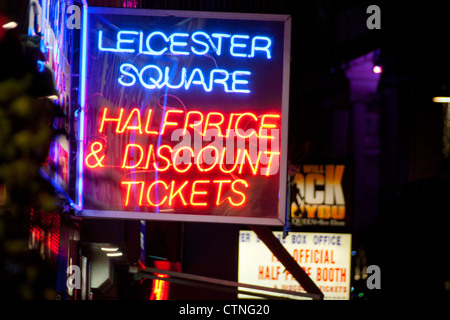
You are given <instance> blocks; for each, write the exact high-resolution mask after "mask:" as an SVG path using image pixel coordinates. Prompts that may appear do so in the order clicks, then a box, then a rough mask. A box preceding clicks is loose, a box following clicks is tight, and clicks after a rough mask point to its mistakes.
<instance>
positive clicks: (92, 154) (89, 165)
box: [84, 141, 105, 168]
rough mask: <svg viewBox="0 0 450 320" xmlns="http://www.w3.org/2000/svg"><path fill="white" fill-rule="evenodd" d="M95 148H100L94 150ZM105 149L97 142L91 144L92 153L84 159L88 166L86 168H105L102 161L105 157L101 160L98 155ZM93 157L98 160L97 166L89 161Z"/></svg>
mask: <svg viewBox="0 0 450 320" xmlns="http://www.w3.org/2000/svg"><path fill="white" fill-rule="evenodd" d="M94 146H98V148H97V149H94ZM102 149H103V145H102V144H101V143H100V142H98V141H96V142H94V143H93V144H91V153H89V154H88V155H87V156H86V158H85V159H84V163H85V164H86V166H88V167H89V168H96V167H103V165H102V161H103V159H104V158H105V155H103V156H101V157H100V159H99V158H98V156H97V153H98V152H100V151H101V150H102ZM91 157H94V158H95V160H96V163H95V164H90V163H89V160H88V159H90V158H91Z"/></svg>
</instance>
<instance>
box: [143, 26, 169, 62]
mask: <svg viewBox="0 0 450 320" xmlns="http://www.w3.org/2000/svg"><path fill="white" fill-rule="evenodd" d="M155 35H159V36H161V37H163V39H164V41H165V42H169V38H167V37H166V35H165V34H164V33H162V32H160V31H155V32H152V33H150V35H149V36H148V37H147V40H145V44H146V46H147V49H148V52H143V53H146V54H152V55H156V56H160V55H162V54H163V53H164V52H166V51H167V48H163V49H161V50H160V51H155V50H153V49H152V48H151V47H150V40H151V38H152V37H153V36H155Z"/></svg>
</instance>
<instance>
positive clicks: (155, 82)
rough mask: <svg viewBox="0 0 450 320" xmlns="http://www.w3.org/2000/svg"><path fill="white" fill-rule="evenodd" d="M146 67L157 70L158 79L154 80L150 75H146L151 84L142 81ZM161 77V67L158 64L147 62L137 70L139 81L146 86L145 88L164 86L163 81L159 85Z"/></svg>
mask: <svg viewBox="0 0 450 320" xmlns="http://www.w3.org/2000/svg"><path fill="white" fill-rule="evenodd" d="M147 69H153V70H156V71H157V72H158V79H157V80H156V81H155V78H152V77H151V76H149V77H148V79H149V80H150V81H151V82H152V83H153V84H148V83H146V82H145V81H144V79H143V76H142V75H143V74H144V72H145V71H146V70H147ZM162 79H163V73H162V71H161V69H160V68H159V67H158V66H155V65H152V64H149V65H146V66H145V67H143V68H142V69H141V72H139V81H140V82H141V84H142V85H143V86H144V87H145V88H147V89H155V88H158V89H161V88H162V87H163V86H164V83H163V84H162V85H161V80H162Z"/></svg>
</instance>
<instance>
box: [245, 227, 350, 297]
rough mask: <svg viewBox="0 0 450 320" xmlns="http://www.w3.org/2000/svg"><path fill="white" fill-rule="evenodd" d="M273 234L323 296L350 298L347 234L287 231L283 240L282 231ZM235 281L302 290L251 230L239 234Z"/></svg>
mask: <svg viewBox="0 0 450 320" xmlns="http://www.w3.org/2000/svg"><path fill="white" fill-rule="evenodd" d="M274 235H275V236H276V237H277V238H278V239H279V240H280V242H281V244H282V245H283V246H284V247H285V248H286V250H287V251H288V252H289V253H290V254H291V255H292V257H293V258H294V259H295V260H296V261H297V262H298V264H299V265H300V266H301V267H302V268H303V269H304V270H305V272H306V273H307V274H308V276H309V277H310V278H311V280H312V281H314V282H315V283H316V285H317V286H318V287H319V289H320V290H321V291H322V292H323V294H324V299H327V300H328V299H340V300H348V299H349V298H350V280H351V269H350V262H351V234H340V233H310V232H289V234H288V236H287V237H286V238H285V239H283V238H282V237H283V232H278V231H275V232H274ZM238 282H240V283H248V284H252V285H257V286H263V287H270V288H276V289H282V290H289V291H297V292H305V290H304V289H303V288H302V287H301V286H300V284H299V283H298V282H297V281H296V280H295V279H294V278H293V276H292V275H291V274H290V273H289V271H287V270H285V267H284V266H283V265H282V264H281V262H279V261H278V260H277V258H276V257H275V256H274V255H273V253H272V252H271V251H270V250H269V249H268V248H267V247H266V246H265V245H264V243H263V242H262V241H261V240H259V239H258V237H257V235H256V234H255V233H254V232H253V231H246V230H242V231H240V233H239V262H238ZM246 290H249V289H246ZM253 291H254V290H253ZM277 295H278V296H283V297H288V295H286V294H277ZM239 297H240V298H248V297H250V296H247V295H240V296H239ZM289 297H292V296H289Z"/></svg>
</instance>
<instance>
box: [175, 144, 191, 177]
mask: <svg viewBox="0 0 450 320" xmlns="http://www.w3.org/2000/svg"><path fill="white" fill-rule="evenodd" d="M184 149H187V150H189V151H191V154H192V156H194V150H192V148H191V147H186V146H185V147H181V148H180V149H178V150H177V151H176V152H175V154H174V155H173V158H172V163H173V168H174V169H175V171H178V172H181V173H183V172H186V171H188V170H189V168H190V167H191V166H192V162H189V164H188V165H187V167H186V168H185V169H183V170H180V169H178V166H177V165H176V162H177V161H176V159H177V157H178V156H179V154H180V152H181V151H183V150H184Z"/></svg>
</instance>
